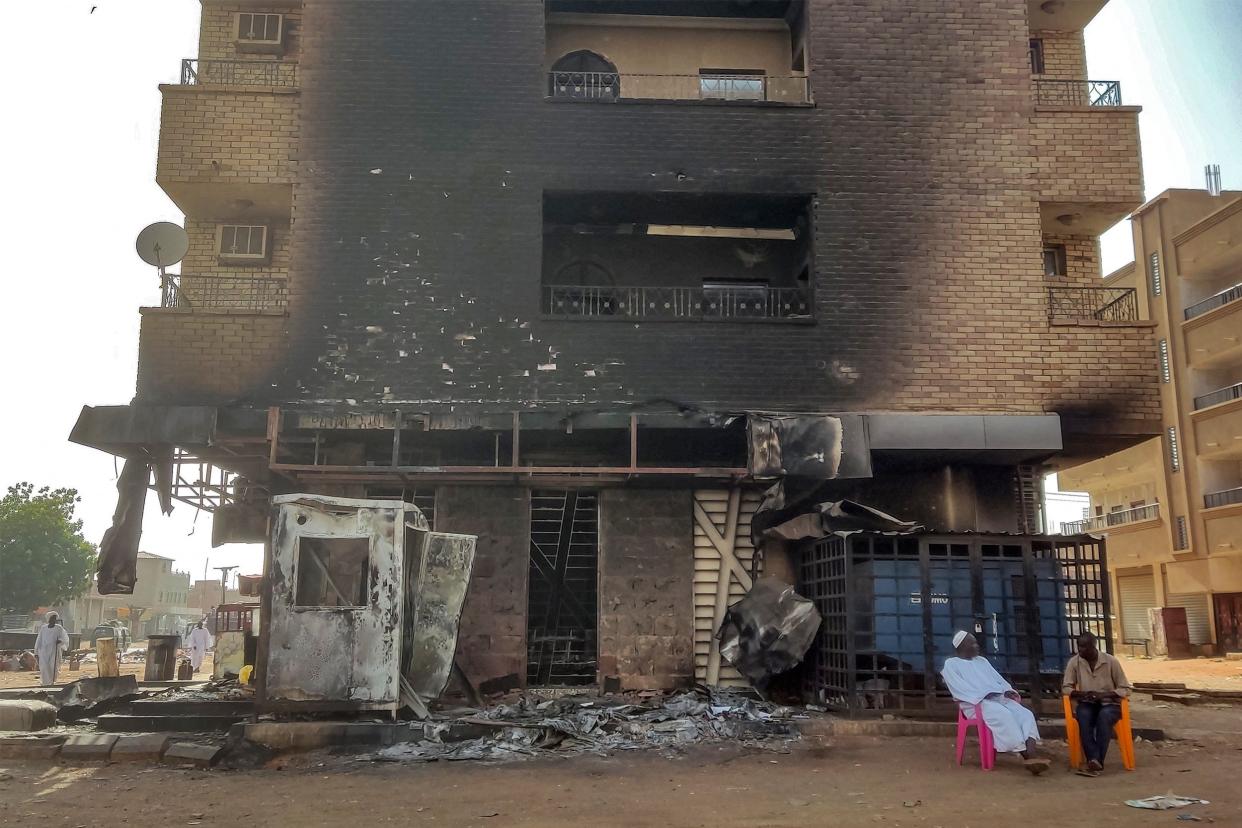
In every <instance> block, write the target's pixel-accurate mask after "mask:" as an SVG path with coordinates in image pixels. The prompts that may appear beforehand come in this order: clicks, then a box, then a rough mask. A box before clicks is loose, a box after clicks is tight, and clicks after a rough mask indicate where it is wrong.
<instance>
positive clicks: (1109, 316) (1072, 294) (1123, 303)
mask: <svg viewBox="0 0 1242 828" xmlns="http://www.w3.org/2000/svg"><path fill="white" fill-rule="evenodd" d="M1048 314H1049V316H1050V318H1051V319H1052V321H1054V322H1059V321H1076V322H1077V321H1082V322H1085V321H1095V322H1137V321H1138V318H1139V315H1138V296H1137V293H1136V292H1135V290H1134V288H1072V287H1053V288H1048Z"/></svg>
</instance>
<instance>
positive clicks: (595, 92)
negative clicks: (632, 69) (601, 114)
mask: <svg viewBox="0 0 1242 828" xmlns="http://www.w3.org/2000/svg"><path fill="white" fill-rule="evenodd" d="M548 94H550V95H551V96H552V97H554V98H578V99H581V100H596V101H601V100H602V101H615V100H616V99H617V98H618V97H620V95H621V76H620V75H618V74H617V67H615V66H613V65H612V64H611V63H609V62H608V61H607V60H605V59H604V58H603V57H601V56H600V55H597V54H596V53H595V52H591V51H588V50H586V49H582V50H580V51H577V52H570V53H569V54H567V55H565V56H564V57H562V58H561V59H560V60H558V61H557V62H556V63H554V64H553V65H552V72H551V74H550V75H549V76H548Z"/></svg>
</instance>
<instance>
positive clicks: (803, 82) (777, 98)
mask: <svg viewBox="0 0 1242 828" xmlns="http://www.w3.org/2000/svg"><path fill="white" fill-rule="evenodd" d="M548 96H549V98H550V99H552V100H556V101H584V102H590V103H624V102H627V101H681V102H685V101H697V102H700V103H709V104H717V103H779V104H808V103H810V100H811V97H810V84H809V80H808V79H807V78H806V77H804V76H797V75H790V76H783V77H781V76H772V75H753V74H728V73H705V74H699V75H623V74H619V73H616V72H549V73H548Z"/></svg>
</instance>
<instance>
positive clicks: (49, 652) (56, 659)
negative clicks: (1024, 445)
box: [35, 612, 69, 687]
mask: <svg viewBox="0 0 1242 828" xmlns="http://www.w3.org/2000/svg"><path fill="white" fill-rule="evenodd" d="M45 620H46V623H45V624H44V625H43V626H42V627H40V628H39V635H38V636H37V637H36V638H35V658H36V659H38V661H39V681H40V682H41V683H42V684H43V686H44V687H51V686H52V685H53V684H55V683H56V673H57V672H59V671H60V660H61V657H62V656H63V655H64V654H65V653H66V652H68V650H69V633H67V632H65V627H64V625H63V624H61V623H60V616H59V615H57V614H56V613H54V612H49V613H48V614H47V617H46V619H45Z"/></svg>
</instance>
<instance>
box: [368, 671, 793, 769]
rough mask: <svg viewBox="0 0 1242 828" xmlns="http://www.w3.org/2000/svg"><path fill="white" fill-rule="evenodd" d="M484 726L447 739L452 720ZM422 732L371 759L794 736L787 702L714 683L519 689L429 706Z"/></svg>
mask: <svg viewBox="0 0 1242 828" xmlns="http://www.w3.org/2000/svg"><path fill="white" fill-rule="evenodd" d="M479 727H482V728H485V729H489V730H490V731H491V732H490V733H487V734H485V735H481V736H477V737H475V738H469V739H465V740H462V741H452V736H453V735H454V734H453V731H454V728H479ZM422 730H423V736H422V738H420V739H415V740H413V741H409V742H403V743H400V744H396V745H393V746H391V747H387V748H384V749H383V750H380V751H378V752H376V753H373V754H370V755H368V756H367V757H364V758H365V759H368V760H370V761H376V762H434V761H438V760H446V761H461V760H485V761H513V760H520V759H528V758H531V757H534V756H539V755H571V754H578V753H593V754H596V755H600V756H603V755H607V754H609V753H613V752H615V751H622V750H650V749H677V748H681V747H686V746H688V745H692V744H697V743H704V742H722V741H731V742H742V743H745V744H747V745H749V746H752V747H756V748H759V749H761V750H784V749H786V747H787V745H788V743H789V742H790V741H793V740H796V739H798V738H800V735H799V732H798V730H797V728H796V727H795V726H794V724H793V710H792V709H791V708H788V707H781V706H779V705H774V704H769V703H767V702H761V701H756V700H754V699H751V698H748V697H746V696H745V695H743V694H741V693H739V692H735V691H730V690H723V689H718V688H711V689H708V688H700V689H696V690H694V691H691V692H687V693H680V694H676V695H672V696H666V697H663V698H660V697H657V698H643V697H641V696H639V695H636V694H631V695H629V696H612V697H604V698H600V697H597V696H562V697H560V698H555V699H547V700H544V699H540V698H538V697H534V696H522V697H521V698H520V699H519V700H517V701H516V702H514V703H511V704H501V705H498V706H496V707H492V708H489V709H487V710H483V711H474V710H469V711H466V715H459V716H456V717H446V716H443V714H433V716H432V719H431V720H429V721H427V722H424V723H423V726H422Z"/></svg>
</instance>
